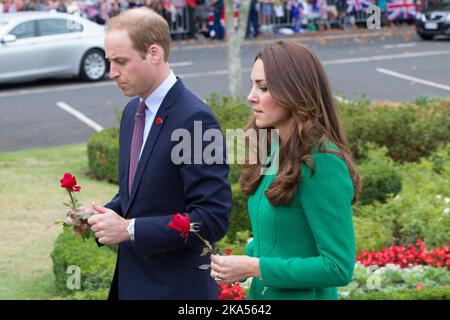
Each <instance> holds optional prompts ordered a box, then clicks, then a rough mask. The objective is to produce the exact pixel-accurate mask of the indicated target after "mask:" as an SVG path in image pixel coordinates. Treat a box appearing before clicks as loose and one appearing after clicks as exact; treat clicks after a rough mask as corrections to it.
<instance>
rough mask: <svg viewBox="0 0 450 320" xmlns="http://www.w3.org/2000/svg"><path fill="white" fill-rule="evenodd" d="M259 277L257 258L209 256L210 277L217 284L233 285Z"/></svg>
mask: <svg viewBox="0 0 450 320" xmlns="http://www.w3.org/2000/svg"><path fill="white" fill-rule="evenodd" d="M260 276H261V274H260V271H259V259H258V258H253V257H248V256H218V255H211V277H212V278H214V280H216V281H217V283H233V282H236V281H240V280H245V279H247V278H250V277H260Z"/></svg>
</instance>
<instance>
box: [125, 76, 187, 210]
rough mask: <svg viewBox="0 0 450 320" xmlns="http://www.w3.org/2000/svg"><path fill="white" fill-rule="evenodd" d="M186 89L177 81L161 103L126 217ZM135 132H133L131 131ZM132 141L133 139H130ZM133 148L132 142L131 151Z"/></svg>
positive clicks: (137, 174)
mask: <svg viewBox="0 0 450 320" xmlns="http://www.w3.org/2000/svg"><path fill="white" fill-rule="evenodd" d="M184 89H185V87H184V85H183V83H182V82H181V80H180V79H178V80H177V82H176V83H175V84H174V85H173V87H172V88H171V89H170V90H169V92H168V93H167V95H166V96H165V98H164V100H163V102H162V103H161V106H160V107H159V109H158V112H157V113H156V116H155V119H154V120H153V124H152V126H151V128H150V133H149V134H148V137H147V141H146V142H145V146H144V149H143V151H142V155H141V158H140V159H139V163H138V167H137V170H136V176H135V178H134V183H133V187H132V189H131V194H130V199H129V201H128V206H127V208H126V210H125V213H124V215H125V216H126V215H127V214H128V210H129V208H130V207H131V204H132V203H133V200H134V198H135V196H136V191H137V189H138V187H139V184H140V183H141V179H142V174H143V173H144V170H145V167H146V165H147V162H148V159H149V158H150V155H151V153H152V151H153V148H154V146H155V143H156V142H157V140H158V137H159V134H160V133H161V130H162V129H163V128H164V126H165V125H166V123H167V119H168V115H169V109H170V107H172V105H173V103H174V102H175V100H176V98H177V97H178V95H179V94H180V93H181V92H183V91H184ZM158 118H160V119H161V123H160V124H157V123H156V121H157V119H158ZM131 132H133V130H131ZM129 141H131V137H130V139H129ZM130 148H131V142H130V146H129V149H130ZM129 158H130V157H129V156H128V161H127V181H128V174H129V163H130V160H129Z"/></svg>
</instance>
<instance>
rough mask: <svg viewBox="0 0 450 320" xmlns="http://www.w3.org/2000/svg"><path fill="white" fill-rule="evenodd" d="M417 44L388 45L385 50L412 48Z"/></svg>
mask: <svg viewBox="0 0 450 320" xmlns="http://www.w3.org/2000/svg"><path fill="white" fill-rule="evenodd" d="M415 45H416V42H411V43H401V44H386V45H384V46H383V48H384V49H397V48H410V47H414V46H415Z"/></svg>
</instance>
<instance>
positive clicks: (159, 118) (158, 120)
mask: <svg viewBox="0 0 450 320" xmlns="http://www.w3.org/2000/svg"><path fill="white" fill-rule="evenodd" d="M156 124H157V125H158V126H159V125H160V124H162V119H161V117H158V118H156Z"/></svg>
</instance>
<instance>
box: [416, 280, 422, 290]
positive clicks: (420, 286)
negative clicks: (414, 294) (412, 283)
mask: <svg viewBox="0 0 450 320" xmlns="http://www.w3.org/2000/svg"><path fill="white" fill-rule="evenodd" d="M422 289H423V284H422V282H419V284H418V285H417V287H416V290H417V291H419V290H422Z"/></svg>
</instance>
